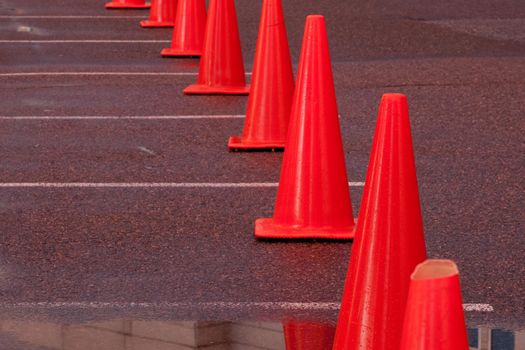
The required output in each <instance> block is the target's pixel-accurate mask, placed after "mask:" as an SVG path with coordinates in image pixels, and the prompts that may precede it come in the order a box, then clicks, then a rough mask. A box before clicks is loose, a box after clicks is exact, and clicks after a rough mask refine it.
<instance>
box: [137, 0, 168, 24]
mask: <svg viewBox="0 0 525 350" xmlns="http://www.w3.org/2000/svg"><path fill="white" fill-rule="evenodd" d="M176 10H177V0H152V2H151V9H150V11H149V19H148V20H147V21H140V26H141V27H143V28H159V27H173V25H174V23H175V11H176Z"/></svg>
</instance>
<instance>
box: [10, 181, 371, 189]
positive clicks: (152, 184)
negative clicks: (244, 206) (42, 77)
mask: <svg viewBox="0 0 525 350" xmlns="http://www.w3.org/2000/svg"><path fill="white" fill-rule="evenodd" d="M348 185H349V186H351V187H363V186H364V185H365V183H364V182H349V183H348ZM277 186H279V184H278V183H277V182H222V183H221V182H5V183H0V188H254V187H277Z"/></svg>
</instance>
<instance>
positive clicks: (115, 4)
mask: <svg viewBox="0 0 525 350" xmlns="http://www.w3.org/2000/svg"><path fill="white" fill-rule="evenodd" d="M104 7H105V8H107V9H108V10H113V9H130V10H142V9H149V8H150V7H151V4H149V3H146V4H144V5H133V4H123V3H121V2H108V3H106V5H105V6H104Z"/></svg>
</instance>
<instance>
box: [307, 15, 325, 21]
mask: <svg viewBox="0 0 525 350" xmlns="http://www.w3.org/2000/svg"><path fill="white" fill-rule="evenodd" d="M306 21H307V22H324V16H322V15H308V16H306Z"/></svg>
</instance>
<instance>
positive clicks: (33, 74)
mask: <svg viewBox="0 0 525 350" xmlns="http://www.w3.org/2000/svg"><path fill="white" fill-rule="evenodd" d="M198 74H199V73H198V72H16V73H0V77H37V76H66V77H67V76H127V75H129V76H157V75H158V76H196V75H198ZM251 74H252V73H251V72H246V75H251Z"/></svg>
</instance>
